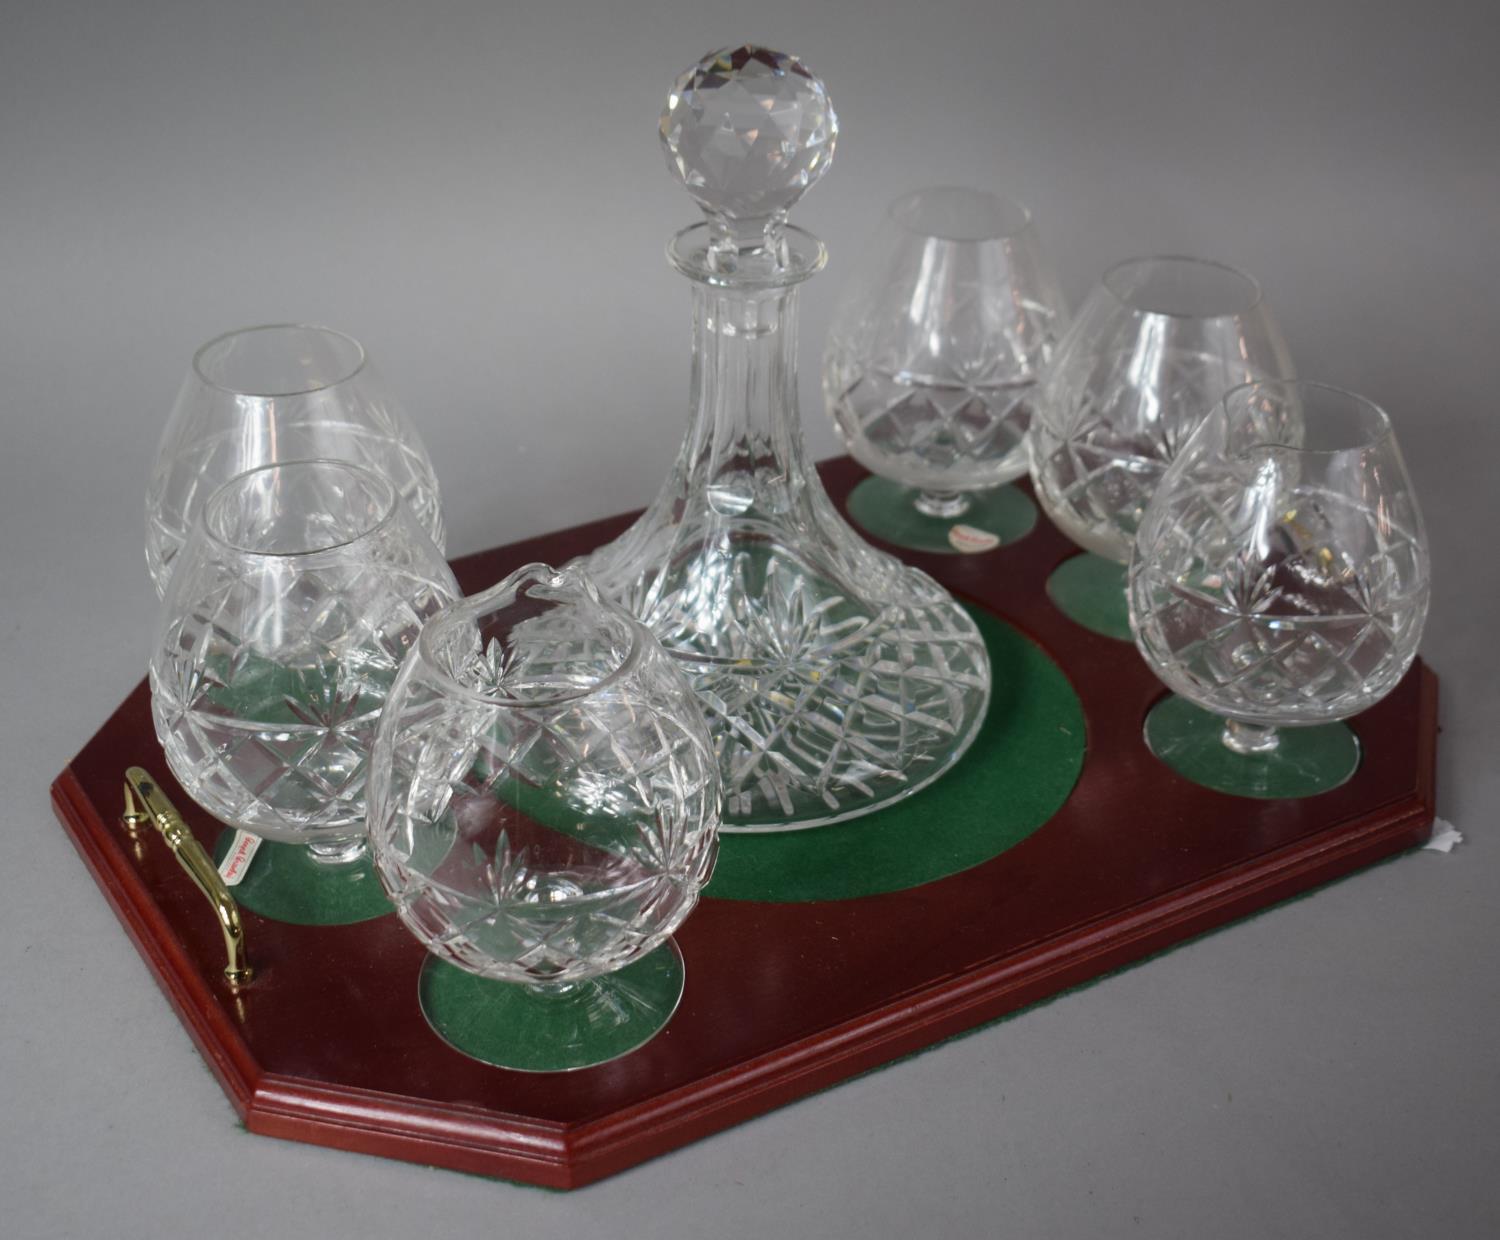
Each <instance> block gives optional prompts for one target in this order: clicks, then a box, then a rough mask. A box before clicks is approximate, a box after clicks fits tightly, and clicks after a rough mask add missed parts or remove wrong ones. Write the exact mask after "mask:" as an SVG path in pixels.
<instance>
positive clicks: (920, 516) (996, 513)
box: [849, 475, 1037, 555]
mask: <svg viewBox="0 0 1500 1240" xmlns="http://www.w3.org/2000/svg"><path fill="white" fill-rule="evenodd" d="M917 495H918V492H917V491H916V490H914V489H913V488H911V487H904V486H901V485H900V484H899V483H896V482H891V481H890V480H889V479H886V478H880V477H876V476H874V475H872V476H870V477H869V478H866V479H865V480H864V481H863V482H861V483H860V484H859V485H858V486H856V487H855V488H854V490H853V491H851V492H850V493H849V515H850V516H851V517H853V518H854V520H855V522H856V524H858V525H860V526H861V527H862V528H864V529H866V530H868V531H869V532H870V533H871V534H874V535H875V537H877V538H881V539H884V540H885V541H886V542H888V543H891V544H893V545H894V546H897V547H907V548H909V549H911V550H912V551H939V552H942V553H943V554H944V555H961V554H963V552H961V551H960V550H959V549H958V548H957V547H955V546H954V545H953V544H952V543H951V542H949V541H948V532H949V531H950V530H951V529H952V528H953V527H954V526H955V525H969V526H972V527H973V528H974V529H976V530H983V531H984V532H985V533H987V534H994V535H995V536H996V537H997V538H999V540H1000V545H1001V546H1005V545H1007V544H1009V543H1013V542H1018V541H1020V540H1021V539H1022V538H1025V537H1026V535H1027V534H1029V533H1031V531H1032V529H1033V527H1034V526H1035V525H1036V519H1037V510H1036V505H1035V504H1033V503H1032V502H1031V497H1030V496H1028V495H1027V494H1026V492H1025V491H1023V490H1021V489H1020V488H1019V487H1013V486H1001V487H995V488H993V489H992V490H988V491H971V492H969V507H968V508H967V509H966V510H965V511H964V512H963V514H962V515H961V516H957V517H929V516H928V515H927V514H926V513H924V512H918V511H917V509H916V505H915V503H914V501H915V500H916V498H917Z"/></svg>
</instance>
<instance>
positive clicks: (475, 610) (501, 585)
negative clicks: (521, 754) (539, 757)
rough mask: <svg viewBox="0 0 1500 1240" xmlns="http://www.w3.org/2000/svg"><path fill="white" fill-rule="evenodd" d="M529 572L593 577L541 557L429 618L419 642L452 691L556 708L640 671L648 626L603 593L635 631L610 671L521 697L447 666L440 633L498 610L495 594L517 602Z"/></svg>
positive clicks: (562, 578) (550, 577)
mask: <svg viewBox="0 0 1500 1240" xmlns="http://www.w3.org/2000/svg"><path fill="white" fill-rule="evenodd" d="M537 570H544V571H545V576H544V575H543V571H537ZM527 574H530V575H531V581H533V582H535V581H538V580H541V581H545V582H546V583H547V584H551V585H561V584H564V583H567V584H577V585H578V586H579V588H580V589H584V586H583V583H584V582H586V580H587V579H586V578H583V577H581V576H580V575H578V574H577V573H572V572H569V571H568V570H567V569H554V568H550V567H547V566H546V565H542V564H538V563H532V564H526V565H523V566H522V567H520V568H518V569H516V570H515V571H514V572H512V573H509V574H507V575H506V577H505V578H504V579H502V580H500V581H497V582H496V583H495V584H494V585H492V586H490V587H489V589H487V590H482V591H480V592H479V593H478V594H471V595H468V596H467V597H465V598H461V599H459V600H458V601H457V602H455V603H452V604H450V605H449V606H447V607H445V608H443V610H442V611H441V612H439V613H438V614H437V615H436V616H434V617H433V618H432V619H431V620H429V621H428V622H427V623H426V624H424V625H423V626H422V628H421V630H420V631H419V632H418V633H417V641H416V647H415V648H416V649H417V650H418V651H419V652H420V657H421V660H422V663H423V665H424V666H425V668H426V669H427V672H428V674H430V675H431V676H432V677H433V678H434V679H436V680H437V681H438V682H439V684H440V685H442V687H443V689H444V691H445V692H448V691H452V692H454V693H455V694H456V695H457V696H459V697H462V698H467V699H468V700H469V701H471V702H478V703H479V704H480V705H483V706H503V707H508V708H512V709H516V710H550V709H552V708H553V707H557V706H566V705H568V704H569V703H571V702H578V701H582V700H583V699H585V698H591V697H594V696H596V695H597V694H599V693H601V692H602V691H604V690H605V689H608V688H610V687H611V686H612V685H614V684H615V683H617V682H618V681H620V680H622V679H624V678H625V677H626V676H627V675H629V674H631V673H632V672H634V671H635V669H636V668H637V666H639V664H640V661H641V655H642V651H643V650H644V649H645V646H644V641H643V638H644V637H645V635H646V628H645V626H644V625H642V624H641V623H640V622H639V621H638V620H636V619H635V618H634V617H632V616H631V615H630V614H629V613H628V612H626V611H624V610H623V609H621V608H618V607H613V606H611V605H610V604H608V603H606V602H604V601H603V600H600V599H598V598H595V599H594V601H595V602H597V603H598V604H599V606H600V607H601V608H603V610H604V611H605V613H606V614H609V615H613V616H614V617H615V618H616V619H618V620H620V621H622V622H623V623H624V625H625V628H626V631H627V632H628V633H629V634H630V649H629V650H627V651H626V652H625V654H624V656H623V657H622V658H621V659H620V661H619V662H618V663H616V664H615V666H614V667H612V668H611V669H610V670H609V671H608V672H605V673H604V674H603V675H601V676H599V677H598V678H597V679H595V680H593V681H592V682H591V683H590V684H588V685H586V686H584V687H582V688H578V689H562V690H559V691H558V692H556V693H549V694H547V695H546V696H542V695H533V696H529V697H518V696H516V695H514V694H509V693H504V692H501V691H499V690H490V689H477V688H475V687H474V686H473V685H469V684H465V683H464V682H463V681H461V680H460V679H459V678H458V677H457V676H455V675H453V673H452V672H450V671H449V670H448V669H447V667H446V666H445V665H444V663H443V661H442V660H441V659H438V658H435V657H434V656H433V650H432V643H433V641H434V640H435V638H436V635H439V634H441V632H442V631H443V630H444V629H447V628H449V627H451V626H452V625H454V624H457V623H458V622H460V621H461V620H463V619H464V618H466V617H468V618H473V619H476V620H477V619H478V618H479V617H480V616H483V615H485V614H487V613H488V612H490V611H494V610H498V609H497V608H494V607H492V606H491V603H492V601H493V598H492V596H494V595H496V594H497V593H500V592H508V593H510V594H511V595H512V600H511V601H512V602H514V601H515V598H517V597H519V591H520V590H521V589H522V588H524V586H525V584H527V583H526V582H525V581H523V580H518V579H521V578H524V577H526V576H527ZM584 592H585V593H588V591H587V590H586V589H584Z"/></svg>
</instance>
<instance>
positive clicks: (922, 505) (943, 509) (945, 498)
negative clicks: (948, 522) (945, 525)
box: [912, 491, 969, 519]
mask: <svg viewBox="0 0 1500 1240" xmlns="http://www.w3.org/2000/svg"><path fill="white" fill-rule="evenodd" d="M912 503H913V504H914V505H915V506H916V509H917V511H918V512H920V513H922V514H924V515H925V516H929V517H943V518H949V519H951V518H953V517H961V516H963V514H964V513H966V512H968V510H969V497H968V496H967V495H965V494H964V493H963V492H962V491H919V492H917V498H916V499H915V500H913V501H912Z"/></svg>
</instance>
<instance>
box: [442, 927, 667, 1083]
mask: <svg viewBox="0 0 1500 1240" xmlns="http://www.w3.org/2000/svg"><path fill="white" fill-rule="evenodd" d="M682 981H683V970H682V956H681V955H680V954H679V953H678V951H677V947H676V945H675V944H674V943H672V942H671V941H670V940H668V941H667V942H666V943H664V944H662V946H660V947H658V948H657V949H656V950H655V951H653V952H650V953H649V954H648V955H645V956H643V957H641V959H639V960H637V961H635V962H634V963H632V964H628V965H626V966H625V968H623V969H620V970H619V971H618V972H615V973H608V974H605V975H604V976H603V977H596V978H590V979H589V980H588V981H583V982H578V983H576V984H575V985H573V986H572V987H570V988H569V989H567V990H565V991H560V992H559V991H547V990H541V989H535V988H532V987H529V986H523V985H519V984H516V983H514V982H501V981H496V980H494V979H493V978H485V977H477V976H476V975H474V974H473V973H469V972H467V971H466V970H464V969H460V968H459V967H458V966H457V965H452V964H449V963H448V962H447V961H445V960H439V959H438V958H437V957H436V956H429V957H428V958H427V961H426V963H424V964H423V966H422V973H421V976H420V978H419V980H418V983H417V994H418V998H419V999H420V1001H421V1004H422V1014H423V1015H424V1016H426V1018H427V1023H428V1024H429V1025H431V1026H432V1028H433V1030H434V1032H436V1033H437V1034H438V1036H439V1037H441V1038H442V1039H443V1040H444V1041H445V1042H447V1043H448V1044H449V1045H450V1046H452V1047H454V1048H455V1049H457V1050H460V1051H462V1052H463V1053H464V1054H465V1055H468V1056H469V1057H470V1058H473V1059H478V1060H480V1061H481V1062H483V1063H488V1064H493V1065H495V1066H496V1067H499V1068H511V1069H513V1070H515V1071H517V1072H569V1071H572V1070H573V1069H575V1068H587V1067H592V1066H593V1065H595V1064H601V1063H605V1062H607V1061H609V1060H611V1059H618V1058H619V1057H620V1056H621V1055H624V1054H626V1053H627V1052H628V1051H633V1050H634V1049H635V1048H636V1047H638V1046H640V1045H642V1044H643V1043H645V1042H647V1041H649V1040H650V1039H651V1037H652V1036H653V1035H654V1034H656V1033H657V1031H658V1030H660V1029H661V1027H662V1026H663V1025H665V1024H666V1023H667V1021H668V1020H670V1019H671V1017H672V1013H673V1012H675V1011H676V1010H677V1003H678V1001H679V1000H680V999H681V998H682Z"/></svg>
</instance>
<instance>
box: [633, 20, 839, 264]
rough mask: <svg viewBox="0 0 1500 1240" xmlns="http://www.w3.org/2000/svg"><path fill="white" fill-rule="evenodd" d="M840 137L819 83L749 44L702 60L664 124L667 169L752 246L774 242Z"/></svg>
mask: <svg viewBox="0 0 1500 1240" xmlns="http://www.w3.org/2000/svg"><path fill="white" fill-rule="evenodd" d="M838 132H839V124H838V117H836V116H835V115H834V112H833V105H832V104H831V103H830V102H829V100H828V90H827V88H826V87H825V86H824V85H823V83H822V82H821V81H819V80H818V79H817V78H815V77H814V76H813V75H812V74H811V73H809V72H808V70H807V67H806V66H805V65H804V64H803V63H802V62H801V61H800V60H798V59H797V58H796V57H795V56H788V55H786V54H785V53H783V52H773V51H771V50H770V49H769V48H764V47H756V46H754V45H752V44H746V45H745V46H744V47H737V48H733V49H725V50H723V51H718V52H714V53H713V54H712V55H710V56H706V57H704V58H703V59H702V60H700V61H699V62H698V63H697V64H696V65H694V66H693V67H692V68H691V69H689V70H688V71H687V72H686V73H684V74H683V75H682V76H681V77H680V78H678V79H677V81H676V83H675V84H674V85H673V87H672V93H671V94H670V95H669V96H667V106H666V108H665V109H664V110H663V111H662V114H661V140H662V145H663V147H665V148H666V154H667V165H668V166H669V167H670V168H671V169H672V172H673V173H674V174H675V175H676V176H677V177H678V178H679V179H680V180H681V181H682V183H683V184H684V185H685V186H686V187H687V191H688V193H690V194H691V195H692V196H693V198H694V199H695V200H696V201H697V203H698V205H699V206H701V207H702V208H703V210H704V211H705V212H706V213H707V214H708V216H709V220H710V222H711V224H713V225H714V227H715V230H716V231H720V232H721V234H728V235H732V236H734V237H735V238H738V239H741V240H742V241H750V242H752V243H753V239H754V238H756V237H757V236H758V235H759V236H765V237H767V238H768V239H769V240H772V241H775V240H776V239H777V238H778V236H779V233H780V231H781V227H782V225H783V224H784V222H785V219H786V213H787V210H788V209H789V208H790V207H791V205H792V204H793V203H794V202H796V201H797V199H798V198H800V197H802V195H803V194H804V193H806V192H807V190H808V188H809V187H810V186H811V185H812V184H813V182H814V181H816V180H817V179H818V178H819V177H821V176H822V175H823V173H824V172H825V171H826V170H827V168H828V164H829V161H830V160H832V158H833V148H834V143H835V141H836V139H837V138H838Z"/></svg>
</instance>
